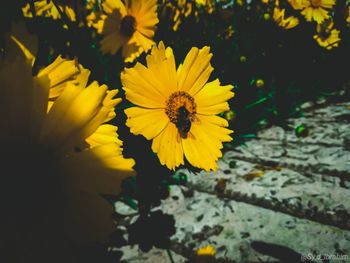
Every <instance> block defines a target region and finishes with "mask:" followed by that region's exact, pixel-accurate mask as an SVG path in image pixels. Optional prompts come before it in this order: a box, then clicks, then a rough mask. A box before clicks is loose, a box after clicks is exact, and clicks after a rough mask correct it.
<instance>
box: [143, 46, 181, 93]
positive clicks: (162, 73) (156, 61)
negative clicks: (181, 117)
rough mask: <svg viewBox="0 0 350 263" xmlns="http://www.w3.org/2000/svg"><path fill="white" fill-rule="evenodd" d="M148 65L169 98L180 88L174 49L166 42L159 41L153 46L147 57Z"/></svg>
mask: <svg viewBox="0 0 350 263" xmlns="http://www.w3.org/2000/svg"><path fill="white" fill-rule="evenodd" d="M146 61H147V67H148V68H149V70H150V72H151V73H152V75H153V76H154V78H155V79H157V80H158V81H159V84H158V85H160V87H159V89H161V90H162V94H163V95H164V97H165V98H166V99H167V98H169V97H170V95H171V94H172V93H173V92H176V91H177V90H178V87H177V75H176V65H175V57H174V54H173V50H172V49H171V48H170V47H167V48H165V46H164V43H163V42H162V41H161V42H159V44H158V46H156V45H155V46H153V48H152V52H151V54H150V55H148V56H147V57H146Z"/></svg>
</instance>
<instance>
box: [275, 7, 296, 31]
mask: <svg viewBox="0 0 350 263" xmlns="http://www.w3.org/2000/svg"><path fill="white" fill-rule="evenodd" d="M285 11H286V10H285V9H280V8H278V7H275V8H274V9H273V20H275V22H276V23H277V25H278V26H280V27H283V28H285V29H291V28H294V27H296V26H297V25H298V24H299V19H298V18H297V17H294V16H289V17H287V18H285V14H284V13H285Z"/></svg>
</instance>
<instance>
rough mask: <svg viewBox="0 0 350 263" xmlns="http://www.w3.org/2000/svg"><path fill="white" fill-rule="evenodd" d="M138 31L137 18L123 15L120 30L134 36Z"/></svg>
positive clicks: (124, 34) (125, 34)
mask: <svg viewBox="0 0 350 263" xmlns="http://www.w3.org/2000/svg"><path fill="white" fill-rule="evenodd" d="M135 31H136V19H135V17H133V16H131V15H127V16H125V17H123V19H122V21H121V22H120V32H121V33H122V35H123V36H126V37H132V35H133V34H134V33H135Z"/></svg>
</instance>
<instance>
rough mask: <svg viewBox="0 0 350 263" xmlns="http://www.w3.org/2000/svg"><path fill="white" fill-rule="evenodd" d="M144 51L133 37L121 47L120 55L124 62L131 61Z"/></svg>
mask: <svg viewBox="0 0 350 263" xmlns="http://www.w3.org/2000/svg"><path fill="white" fill-rule="evenodd" d="M143 51H144V49H143V47H142V46H141V45H140V44H139V43H138V42H137V41H135V39H134V38H131V39H130V40H129V41H128V42H127V43H126V44H125V45H124V46H123V49H122V57H123V58H124V61H125V62H133V61H134V60H135V59H136V58H137V57H138V56H140V55H141V54H142V52H143Z"/></svg>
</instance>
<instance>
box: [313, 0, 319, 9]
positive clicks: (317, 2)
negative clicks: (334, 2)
mask: <svg viewBox="0 0 350 263" xmlns="http://www.w3.org/2000/svg"><path fill="white" fill-rule="evenodd" d="M310 2H311V5H312V6H313V7H315V8H317V7H320V6H321V0H310Z"/></svg>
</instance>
